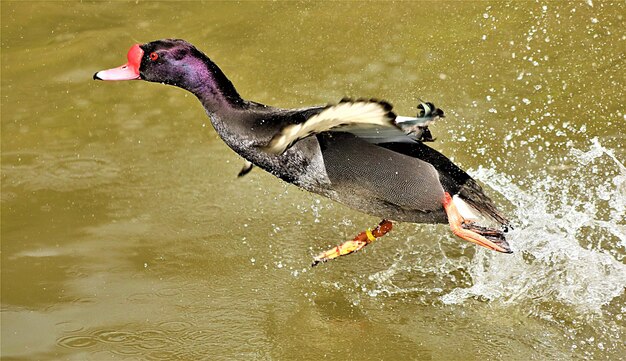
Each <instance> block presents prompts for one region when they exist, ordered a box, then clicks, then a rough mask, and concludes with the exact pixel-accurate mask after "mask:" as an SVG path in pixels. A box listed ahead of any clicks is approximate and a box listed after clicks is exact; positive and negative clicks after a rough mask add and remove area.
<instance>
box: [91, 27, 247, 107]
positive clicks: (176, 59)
mask: <svg viewBox="0 0 626 361" xmlns="http://www.w3.org/2000/svg"><path fill="white" fill-rule="evenodd" d="M127 58H128V62H127V63H126V64H124V65H122V66H120V67H117V68H113V69H108V70H102V71H99V72H97V73H95V74H94V76H93V78H94V79H98V80H135V79H143V80H146V81H151V82H157V83H164V84H169V85H174V86H178V87H181V88H184V89H187V90H189V91H191V92H193V93H194V94H196V95H197V96H198V97H200V98H206V97H210V96H211V95H213V96H218V95H219V96H221V97H222V98H223V99H227V100H229V101H230V102H237V101H239V100H240V97H239V94H237V92H236V91H235V88H234V87H233V86H232V84H231V83H230V81H229V80H228V79H227V78H226V76H225V75H224V74H223V73H222V71H221V70H220V69H219V68H218V67H217V65H215V64H214V63H213V62H212V61H211V60H210V59H209V58H208V57H207V56H206V55H204V54H203V53H202V52H201V51H199V50H198V49H196V48H195V47H194V46H193V45H191V44H190V43H188V42H186V41H185V40H181V39H162V40H156V41H153V42H150V43H146V44H135V45H133V46H132V47H131V48H130V50H129V51H128V55H127Z"/></svg>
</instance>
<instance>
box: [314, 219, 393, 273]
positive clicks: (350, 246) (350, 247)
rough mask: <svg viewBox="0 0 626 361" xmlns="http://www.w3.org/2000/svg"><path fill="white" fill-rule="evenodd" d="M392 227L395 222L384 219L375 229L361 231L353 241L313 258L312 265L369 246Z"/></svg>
mask: <svg viewBox="0 0 626 361" xmlns="http://www.w3.org/2000/svg"><path fill="white" fill-rule="evenodd" d="M391 228H393V223H391V221H388V220H386V219H383V220H382V221H381V222H380V223H379V224H378V226H377V227H376V228H374V229H373V230H371V231H370V230H369V229H368V230H367V231H365V232H361V233H359V234H358V235H357V236H356V237H354V239H352V240H351V241H347V242H344V243H342V244H340V245H338V246H337V247H334V248H332V249H329V250H328V251H326V252H322V253H320V254H319V255H317V257H315V259H314V260H313V264H312V266H317V265H318V264H319V263H321V262H326V261H329V260H331V259H335V258H337V257H340V256H345V255H348V254H350V253H353V252H356V251H358V250H360V249H362V248H363V247H365V246H367V245H368V244H370V243H372V242H374V241H375V240H376V238H380V237H382V236H384V235H385V234H387V232H389V231H391Z"/></svg>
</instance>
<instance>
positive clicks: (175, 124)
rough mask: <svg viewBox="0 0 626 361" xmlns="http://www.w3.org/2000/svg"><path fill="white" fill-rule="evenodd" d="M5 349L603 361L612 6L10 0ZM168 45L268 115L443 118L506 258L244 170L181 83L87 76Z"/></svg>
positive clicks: (614, 220) (616, 152) (92, 355)
mask: <svg viewBox="0 0 626 361" xmlns="http://www.w3.org/2000/svg"><path fill="white" fill-rule="evenodd" d="M1 9H2V54H1V57H2V79H1V81H2V101H1V102H2V103H1V108H2V109H1V112H2V113H1V118H2V119H1V121H2V123H1V124H2V145H1V146H2V194H1V195H2V203H1V205H2V227H1V237H2V239H1V241H2V249H1V250H2V265H1V267H2V273H1V275H2V284H1V287H2V309H1V314H0V315H1V317H2V325H1V331H2V334H1V336H2V338H1V352H0V353H1V357H2V359H3V360H5V359H6V360H27V359H28V360H30V359H36V360H58V359H68V360H83V359H93V360H100V359H111V358H113V359H124V360H135V359H137V360H145V359H155V360H157V359H163V360H172V359H182V360H188V359H211V360H232V359H246V360H247V359H262V360H264V359H276V360H290V359H294V360H308V359H311V360H312V359H331V360H332V359H336V360H346V359H354V360H365V359H413V360H472V359H489V360H492V359H493V360H496V359H501V360H545V359H589V360H605V359H606V360H617V359H620V358H623V355H624V354H626V346H624V330H625V329H626V325H625V320H624V313H626V312H625V311H626V294H625V288H626V266H625V265H624V257H625V255H626V212H625V210H626V169H625V167H624V164H625V158H626V157H625V155H626V151H625V149H624V144H625V141H624V139H625V138H626V133H625V132H624V124H625V123H626V118H625V112H624V109H623V104H622V103H623V98H624V95H623V91H622V89H623V88H624V87H625V84H624V80H625V79H624V76H623V74H624V60H623V58H624V56H623V55H624V45H623V43H624V39H625V36H626V34H625V33H624V30H623V25H622V24H623V16H624V14H625V13H626V11H625V6H624V4H623V3H621V2H617V3H609V2H597V1H595V2H593V1H585V2H580V3H554V2H545V3H544V2H534V3H527V2H525V3H511V4H504V3H498V2H496V3H483V2H480V3H470V2H466V3H437V4H436V6H435V5H434V3H417V4H406V3H401V4H389V3H380V4H377V3H374V4H371V3H367V4H365V3H337V4H332V5H330V4H322V3H320V4H316V3H306V4H303V3H293V4H292V3H242V4H229V3H214V2H211V3H184V4H183V5H182V6H181V5H178V4H177V5H175V6H174V5H172V4H168V3H147V4H144V3H138V4H135V3H89V4H71V5H70V4H67V3H65V4H61V3H45V2H44V3H34V2H33V3H31V2H3V3H2V8H1ZM166 36H167V37H169V36H172V37H181V38H185V39H187V40H189V41H190V42H192V43H194V44H196V45H197V46H198V47H199V48H200V49H202V50H204V51H205V52H206V53H207V54H208V55H209V56H210V57H212V58H213V60H215V61H216V62H217V63H218V65H220V66H221V67H222V69H223V70H224V71H225V73H226V74H227V75H228V76H229V77H230V78H231V80H232V81H233V83H234V84H235V86H236V87H237V89H238V90H239V91H240V93H241V94H242V95H243V96H245V97H247V98H250V99H254V100H257V101H261V102H266V103H270V104H274V105H280V106H284V107H299V106H305V105H311V104H323V103H326V102H329V101H334V100H337V99H340V98H342V97H344V96H353V97H358V96H365V97H370V96H371V97H378V98H383V99H387V100H389V101H391V102H392V103H393V104H394V106H395V108H396V109H397V110H398V112H399V113H400V114H403V115H410V114H412V113H413V112H414V107H415V105H416V101H417V98H418V97H421V98H423V99H426V100H429V101H433V102H435V104H437V105H438V106H440V107H441V108H443V109H444V110H445V111H446V114H447V118H446V119H445V122H442V123H440V124H437V125H435V126H433V128H432V131H433V135H434V136H435V137H437V141H436V142H435V143H434V144H433V146H434V147H436V148H437V149H439V150H440V151H442V152H443V153H444V154H447V155H448V156H450V157H452V158H453V159H454V160H455V162H457V163H458V164H459V165H461V166H462V167H463V168H465V169H467V170H468V171H469V173H470V174H471V175H472V176H474V177H475V178H477V179H478V180H479V181H480V182H481V183H482V184H484V185H485V187H486V188H487V191H488V192H489V194H490V195H492V196H493V198H494V199H495V201H496V202H497V204H498V205H499V206H500V207H501V208H502V209H503V210H504V211H505V212H506V213H507V214H508V215H510V217H511V218H512V219H513V221H514V224H515V225H516V226H515V229H514V230H512V231H511V232H510V235H509V239H510V242H509V243H510V244H511V246H512V247H513V249H514V251H515V253H514V254H512V255H503V254H497V253H494V252H489V251H487V250H485V249H477V248H475V247H474V246H473V245H471V244H469V243H467V242H464V241H461V240H459V239H457V238H455V237H453V236H452V235H451V234H450V232H449V230H448V229H447V227H445V226H442V225H413V224H397V225H396V226H395V227H394V230H393V231H392V232H391V233H390V234H389V235H387V236H385V237H384V238H382V239H380V240H379V241H377V242H376V243H375V244H374V245H371V246H369V247H367V249H366V250H365V251H363V252H361V253H360V254H356V255H353V256H349V257H345V258H344V259H340V260H336V261H333V262H329V263H327V264H324V265H322V266H319V267H317V268H314V269H311V268H310V267H309V264H310V262H311V260H312V257H313V256H314V255H315V254H317V253H318V252H320V251H322V250H324V249H326V248H327V247H329V246H332V245H335V244H336V243H338V242H340V241H343V240H344V239H346V238H350V237H352V236H354V235H355V234H356V233H358V232H360V231H362V230H363V229H364V228H366V227H372V226H374V225H376V224H377V223H378V222H379V221H380V220H379V219H376V218H373V217H370V216H367V215H363V214H361V213H359V212H356V211H353V210H350V209H347V208H345V207H343V206H341V205H338V204H335V203H332V202H331V201H328V200H326V199H322V198H318V197H316V196H313V195H310V194H307V193H305V192H302V191H300V190H297V189H296V188H294V187H291V186H287V185H285V184H284V183H282V182H280V181H278V180H276V179H274V178H273V177H271V176H270V175H268V174H265V173H263V172H261V171H259V170H254V171H253V172H252V173H251V174H249V175H248V176H246V177H245V178H243V179H240V180H238V179H236V174H237V172H238V171H239V170H240V167H241V165H242V161H241V159H240V158H238V157H237V156H236V155H235V154H233V153H232V152H231V151H230V150H228V149H227V148H226V147H225V145H224V144H223V143H222V142H221V140H219V139H218V138H217V136H216V134H215V133H214V131H213V130H212V128H211V126H210V123H209V122H208V119H206V117H205V115H204V112H203V111H202V109H201V107H200V105H199V104H198V103H197V100H196V99H195V98H194V97H193V96H190V95H188V94H185V93H184V92H183V91H181V90H178V89H174V88H171V87H165V86H162V85H159V84H147V83H143V82H126V83H115V84H113V83H102V82H94V81H92V80H91V75H92V74H93V72H95V71H96V70H100V69H104V68H108V67H112V66H117V65H119V63H121V62H122V61H123V60H124V55H125V53H126V51H127V50H128V48H129V47H130V45H131V44H133V43H134V42H138V41H139V42H144V41H149V40H154V39H158V38H161V37H166Z"/></svg>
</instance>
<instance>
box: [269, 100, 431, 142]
mask: <svg viewBox="0 0 626 361" xmlns="http://www.w3.org/2000/svg"><path fill="white" fill-rule="evenodd" d="M420 107H421V108H420ZM288 117H289V124H288V125H286V126H284V127H283V128H281V130H280V131H279V132H278V133H277V134H275V135H274V136H273V137H272V139H271V140H270V142H269V143H268V145H267V146H266V147H265V150H266V151H267V152H268V153H273V154H282V153H283V152H285V151H286V150H287V149H289V147H291V146H292V145H293V144H294V143H296V142H297V141H298V140H300V139H303V138H306V137H308V136H311V135H313V134H319V133H322V132H327V131H331V132H334V131H341V132H349V133H352V134H354V135H356V136H358V137H360V138H363V139H365V140H367V141H368V142H370V143H374V144H378V143H382V142H415V141H433V140H434V139H433V138H432V136H431V134H430V131H429V130H428V125H430V124H432V123H433V122H434V121H435V120H437V119H438V118H439V117H443V111H441V109H438V108H436V107H435V106H434V105H433V104H432V103H423V102H422V103H421V104H420V105H419V106H418V116H417V117H404V116H397V115H396V114H395V113H394V112H393V111H392V106H391V104H389V103H387V102H385V101H381V100H376V99H358V100H350V99H343V100H341V101H340V102H339V103H338V104H334V105H328V106H326V107H322V108H319V107H318V108H310V109H302V110H297V111H294V112H292V113H291V114H289V115H288Z"/></svg>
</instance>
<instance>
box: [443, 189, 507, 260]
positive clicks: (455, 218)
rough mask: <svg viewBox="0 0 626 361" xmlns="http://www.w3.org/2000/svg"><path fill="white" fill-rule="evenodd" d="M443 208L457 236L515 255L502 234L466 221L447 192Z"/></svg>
mask: <svg viewBox="0 0 626 361" xmlns="http://www.w3.org/2000/svg"><path fill="white" fill-rule="evenodd" d="M443 208H444V209H445V210H446V214H447V215H448V222H449V223H450V229H452V232H454V234H455V235H456V236H458V237H460V238H463V239H464V240H466V241H469V242H472V243H476V244H477V245H480V246H483V247H486V248H489V249H492V250H494V251H498V252H503V253H513V252H512V251H511V248H510V247H509V244H508V243H507V242H506V239H505V238H504V234H503V233H502V232H500V231H498V230H496V229H492V228H487V227H482V226H479V225H477V224H474V223H473V222H471V221H468V220H465V219H464V218H463V216H461V214H460V213H459V210H458V209H457V208H456V206H455V205H454V202H453V201H452V196H450V194H449V193H447V192H446V193H445V194H444V200H443Z"/></svg>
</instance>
